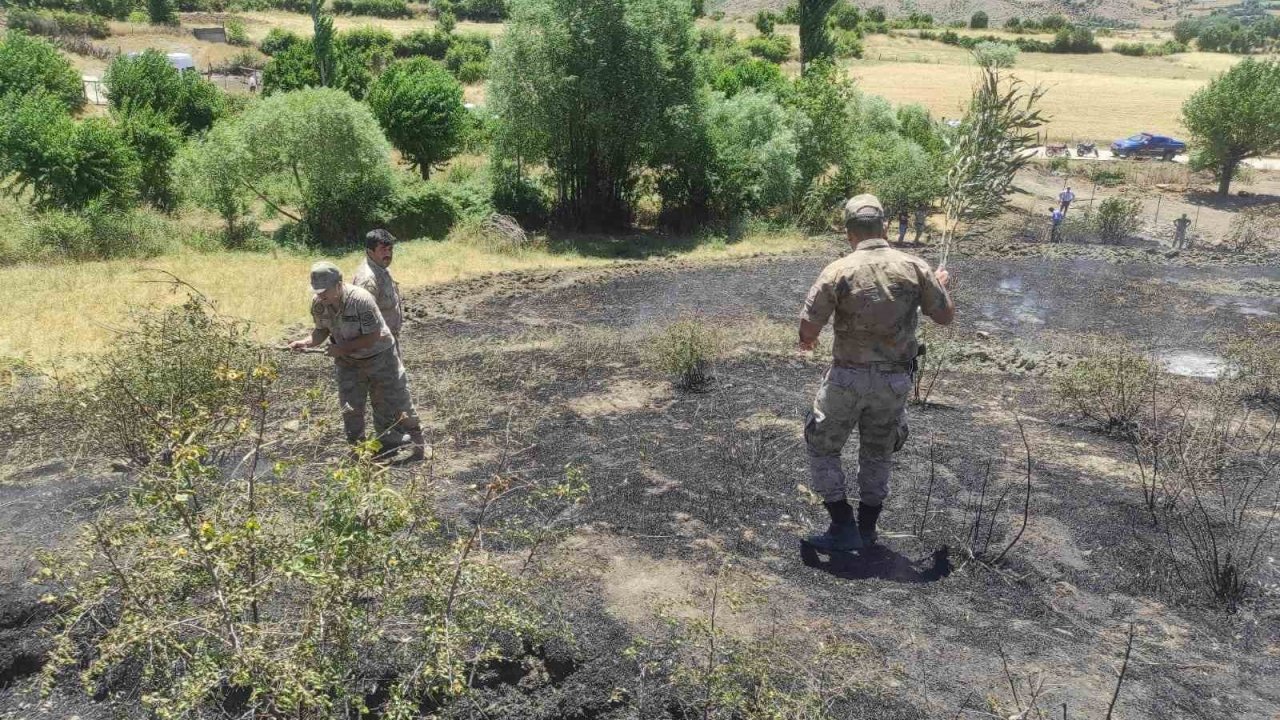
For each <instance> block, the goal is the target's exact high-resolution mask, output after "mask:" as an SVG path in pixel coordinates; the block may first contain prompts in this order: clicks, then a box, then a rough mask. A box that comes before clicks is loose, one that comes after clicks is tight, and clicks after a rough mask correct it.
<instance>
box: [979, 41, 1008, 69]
mask: <svg viewBox="0 0 1280 720" xmlns="http://www.w3.org/2000/svg"><path fill="white" fill-rule="evenodd" d="M973 57H974V59H976V60H977V61H978V64H979V65H982V66H983V67H988V66H990V67H995V68H1011V67H1013V65H1014V63H1016V62H1017V61H1018V46H1017V45H1011V44H1009V43H1002V42H991V41H989V40H987V41H983V42H980V43H978V44H977V45H975V46H974V47H973Z"/></svg>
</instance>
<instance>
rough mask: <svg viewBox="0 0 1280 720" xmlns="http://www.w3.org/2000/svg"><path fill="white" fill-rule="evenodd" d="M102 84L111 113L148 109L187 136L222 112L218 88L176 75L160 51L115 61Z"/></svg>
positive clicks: (199, 79) (191, 76)
mask: <svg viewBox="0 0 1280 720" xmlns="http://www.w3.org/2000/svg"><path fill="white" fill-rule="evenodd" d="M103 82H104V83H105V84H106V86H107V91H108V99H109V103H110V107H111V110H112V111H113V112H129V111H131V110H134V109H138V108H148V109H151V110H154V111H156V112H157V113H160V114H161V115H162V116H164V117H165V118H166V119H167V120H168V121H169V122H171V123H173V124H174V125H175V126H177V127H179V128H181V129H182V130H183V131H184V132H186V133H187V134H195V133H199V132H202V131H204V130H207V129H209V127H210V126H211V125H213V121H214V120H216V119H217V118H218V117H219V116H220V115H221V114H222V111H223V94H222V90H220V89H219V88H218V86H216V85H214V84H213V83H211V82H209V81H208V80H205V79H204V78H203V77H201V76H200V75H199V74H198V73H193V72H181V71H179V70H178V69H177V68H175V67H173V66H172V65H170V64H169V59H168V58H167V57H165V55H164V53H162V52H160V51H159V50H147V51H144V52H142V53H140V54H138V55H135V56H133V57H129V56H127V55H126V56H120V57H117V58H116V59H115V61H114V62H112V63H111V65H110V66H109V67H108V68H107V72H106V75H105V76H104V77H103Z"/></svg>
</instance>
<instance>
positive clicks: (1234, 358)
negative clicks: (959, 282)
mask: <svg viewBox="0 0 1280 720" xmlns="http://www.w3.org/2000/svg"><path fill="white" fill-rule="evenodd" d="M1225 354H1226V358H1227V361H1228V362H1229V363H1230V367H1231V369H1232V371H1233V373H1234V375H1235V377H1234V380H1235V381H1236V382H1237V383H1238V384H1239V385H1240V386H1241V388H1242V389H1243V390H1244V394H1245V397H1248V398H1252V399H1255V400H1260V401H1262V402H1267V403H1271V404H1273V405H1280V327H1278V326H1277V325H1275V324H1274V323H1270V324H1268V323H1262V322H1259V321H1254V322H1252V323H1250V324H1249V327H1248V329H1247V331H1245V332H1241V333H1239V334H1237V335H1233V336H1232V337H1231V338H1230V339H1229V340H1228V342H1227V350H1226V353H1225Z"/></svg>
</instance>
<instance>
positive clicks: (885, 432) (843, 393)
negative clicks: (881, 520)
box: [804, 367, 911, 505]
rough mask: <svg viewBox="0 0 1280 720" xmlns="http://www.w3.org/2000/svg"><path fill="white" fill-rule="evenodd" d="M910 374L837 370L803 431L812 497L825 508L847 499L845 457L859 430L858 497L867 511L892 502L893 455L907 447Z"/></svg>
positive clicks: (829, 374) (821, 391) (821, 390)
mask: <svg viewBox="0 0 1280 720" xmlns="http://www.w3.org/2000/svg"><path fill="white" fill-rule="evenodd" d="M910 392H911V373H909V372H906V371H903V372H889V371H882V370H877V369H875V368H842V367H833V368H831V369H830V370H829V371H827V375H826V377H825V378H823V380H822V387H821V388H819V389H818V396H817V397H816V398H815V399H814V401H813V410H812V411H811V412H810V413H809V418H808V420H807V421H806V422H805V426H804V440H805V445H806V446H807V447H808V453H809V473H810V476H811V479H812V480H811V482H812V485H813V491H814V492H816V493H817V494H819V495H821V496H822V499H823V500H824V501H826V502H836V501H838V500H843V499H844V498H845V497H846V488H845V474H844V468H843V466H842V464H841V459H840V453H841V451H842V450H844V445H845V443H846V442H847V441H848V440H849V435H850V434H851V433H852V432H853V430H854V429H855V428H856V429H857V430H858V494H859V499H860V500H861V501H862V502H864V503H866V504H868V505H880V504H882V503H883V502H884V499H885V498H886V497H888V496H889V470H890V467H891V464H892V460H891V457H892V456H893V453H895V452H897V451H898V450H901V449H902V446H903V444H904V443H906V441H907V434H908V429H907V396H908V395H909V394H910Z"/></svg>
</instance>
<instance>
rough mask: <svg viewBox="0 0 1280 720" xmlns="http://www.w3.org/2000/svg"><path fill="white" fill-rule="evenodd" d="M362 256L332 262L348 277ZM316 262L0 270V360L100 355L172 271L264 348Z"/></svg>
mask: <svg viewBox="0 0 1280 720" xmlns="http://www.w3.org/2000/svg"><path fill="white" fill-rule="evenodd" d="M812 242H813V241H811V240H808V239H806V238H805V237H804V236H803V235H801V234H799V233H772V234H758V235H752V236H749V237H747V238H745V239H743V240H741V241H740V242H736V243H732V244H724V243H714V242H712V243H705V244H700V245H698V246H696V247H695V248H693V249H691V250H687V251H684V252H681V253H679V254H680V256H681V257H685V258H690V259H704V260H714V259H718V258H729V257H738V256H745V255H750V254H754V253H758V252H788V251H795V250H799V249H802V248H808V247H812ZM360 258H361V254H360V253H358V252H352V253H347V254H345V255H342V256H338V257H334V258H332V259H333V260H334V261H335V262H336V263H337V264H338V265H339V267H342V268H344V269H345V270H346V271H348V272H351V271H352V270H353V269H354V268H355V266H356V265H357V264H358V263H359V261H360ZM316 259H318V256H310V255H298V254H292V253H285V252H277V253H252V252H218V253H207V254H206V253H197V252H193V251H186V252H182V253H179V254H175V255H171V256H165V257H160V258H155V259H151V260H113V261H107V262H92V263H84V264H78V265H73V264H68V265H52V266H50V265H21V266H16V267H6V268H0V303H2V304H4V305H5V306H6V307H8V308H9V312H7V313H5V315H4V317H3V318H0V357H9V358H21V359H23V360H25V361H28V362H31V363H33V364H36V365H38V366H49V365H50V364H52V363H54V362H55V361H57V360H59V359H60V358H64V357H67V356H72V355H78V354H82V353H94V352H98V351H101V350H102V349H104V348H105V347H106V346H107V345H108V344H110V343H111V341H112V337H113V336H114V335H115V331H114V329H113V328H115V327H118V324H119V323H120V322H122V321H123V319H124V318H125V316H126V309H127V308H128V307H130V306H139V305H145V304H149V303H160V302H172V301H174V300H176V299H181V298H182V297H183V295H182V293H180V292H179V293H174V292H173V290H172V288H171V287H168V286H165V285H163V284H156V283H150V282H146V281H147V280H154V279H159V278H160V277H161V274H160V273H157V272H154V270H163V271H165V272H169V273H173V274H174V275H176V276H178V277H180V278H182V279H183V280H185V281H186V282H188V283H190V284H191V285H193V286H195V287H196V288H198V289H199V290H200V291H201V292H203V293H205V294H206V295H208V296H209V297H210V298H211V299H212V300H214V301H215V302H216V303H217V305H218V308H219V309H220V310H221V311H222V312H224V313H227V314H229V315H233V316H236V317H242V318H246V319H248V320H251V321H252V322H253V323H254V327H255V332H256V335H257V336H258V337H259V338H260V339H262V340H264V341H270V340H275V339H279V338H281V337H283V336H284V335H286V334H288V333H293V332H300V331H301V330H302V325H303V323H305V322H307V319H308V318H307V302H308V301H309V299H310V291H309V290H308V288H307V271H308V268H309V267H310V265H311V263H312V262H314V261H315V260H316ZM614 262H616V261H614V260H609V259H604V258H600V257H590V256H587V255H584V254H581V253H576V252H562V253H552V252H548V251H545V250H530V251H525V252H521V253H516V254H504V253H495V252H489V251H486V250H483V249H480V248H476V247H473V246H470V245H468V244H465V243H462V242H455V241H446V242H427V241H419V242H411V243H405V244H404V245H401V246H400V248H399V249H398V250H397V254H396V262H395V266H394V268H393V269H394V272H395V274H396V278H397V279H398V280H399V281H400V283H401V286H402V287H403V288H405V289H408V288H412V287H416V286H423V285H431V284H435V283H442V282H447V281H450V280H456V279H459V278H464V277H470V276H475V275H481V274H485V273H492V272H502V271H507V270H519V269H555V268H568V267H591V266H603V265H609V264H611V263H614Z"/></svg>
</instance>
